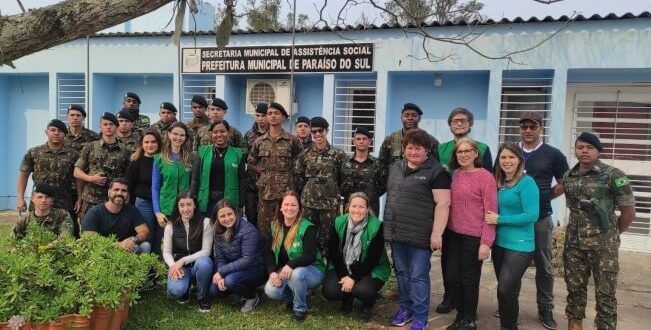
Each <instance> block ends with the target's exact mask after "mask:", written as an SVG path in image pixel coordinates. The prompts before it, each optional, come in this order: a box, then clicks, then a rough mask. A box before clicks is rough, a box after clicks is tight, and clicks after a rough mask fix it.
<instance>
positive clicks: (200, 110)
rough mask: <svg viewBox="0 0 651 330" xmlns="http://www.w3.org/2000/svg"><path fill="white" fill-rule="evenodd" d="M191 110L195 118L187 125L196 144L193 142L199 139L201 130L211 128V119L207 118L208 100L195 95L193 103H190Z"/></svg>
mask: <svg viewBox="0 0 651 330" xmlns="http://www.w3.org/2000/svg"><path fill="white" fill-rule="evenodd" d="M190 108H192V114H193V115H194V117H193V118H192V119H191V120H188V122H186V123H185V124H186V125H187V126H188V131H189V133H190V137H191V138H192V143H194V142H193V141H194V140H195V139H197V132H198V131H199V128H201V127H203V126H210V119H208V116H206V108H208V101H206V99H205V98H204V97H203V96H201V95H195V96H193V97H192V101H190Z"/></svg>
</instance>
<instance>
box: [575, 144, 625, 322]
mask: <svg viewBox="0 0 651 330" xmlns="http://www.w3.org/2000/svg"><path fill="white" fill-rule="evenodd" d="M602 150H603V147H602V145H601V142H600V141H599V138H598V137H597V136H595V135H593V134H590V133H587V132H584V133H581V135H579V137H578V138H577V140H576V143H575V152H576V158H577V159H578V160H579V163H578V164H577V165H576V166H574V168H572V169H570V170H569V171H568V172H567V173H566V174H565V176H564V177H563V188H564V191H565V198H566V200H567V206H568V207H569V208H570V217H569V222H568V224H567V229H566V231H565V250H564V251H563V261H564V265H565V283H566V284H567V293H568V294H567V306H566V308H565V314H566V315H567V318H568V325H569V326H568V329H582V320H583V319H584V318H585V308H586V304H587V286H588V280H589V278H590V272H592V274H593V276H594V283H595V298H596V300H597V304H596V309H597V316H596V318H595V328H596V329H600V330H602V329H605V330H609V329H615V328H616V327H617V299H616V297H615V291H616V286H617V273H618V272H619V262H618V250H619V243H620V238H619V234H620V233H622V232H624V231H625V230H626V228H628V226H629V225H630V224H631V222H632V221H633V219H635V198H634V197H633V190H632V188H631V183H630V181H629V179H628V178H627V177H626V175H625V174H624V173H623V172H622V171H621V170H619V169H617V168H615V167H612V166H609V165H606V164H604V163H602V162H601V161H600V160H599V159H598V157H599V152H601V151H602ZM617 208H619V210H620V212H621V215H620V216H619V218H617V215H616V214H615V209H617Z"/></svg>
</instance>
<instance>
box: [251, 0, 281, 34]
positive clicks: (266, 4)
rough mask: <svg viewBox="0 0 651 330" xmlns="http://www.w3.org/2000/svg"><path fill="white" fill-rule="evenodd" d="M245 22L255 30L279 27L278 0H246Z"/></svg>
mask: <svg viewBox="0 0 651 330" xmlns="http://www.w3.org/2000/svg"><path fill="white" fill-rule="evenodd" d="M247 6H248V8H247V9H246V12H247V17H246V22H247V24H248V25H249V28H251V29H253V30H256V31H264V30H278V29H279V28H280V20H279V17H280V0H248V3H247Z"/></svg>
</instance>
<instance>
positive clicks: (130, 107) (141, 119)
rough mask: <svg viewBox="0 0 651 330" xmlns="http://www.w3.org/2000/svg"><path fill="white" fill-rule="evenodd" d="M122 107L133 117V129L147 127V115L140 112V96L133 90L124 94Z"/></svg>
mask: <svg viewBox="0 0 651 330" xmlns="http://www.w3.org/2000/svg"><path fill="white" fill-rule="evenodd" d="M122 108H124V109H125V110H127V111H129V112H130V113H131V116H132V117H133V129H134V130H136V129H145V128H147V127H149V123H150V121H149V117H147V116H145V115H141V114H140V96H138V94H136V93H134V92H128V93H126V94H125V95H124V101H123V102H122Z"/></svg>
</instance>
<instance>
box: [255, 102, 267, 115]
mask: <svg viewBox="0 0 651 330" xmlns="http://www.w3.org/2000/svg"><path fill="white" fill-rule="evenodd" d="M267 109H269V106H268V105H267V104H266V103H258V105H256V106H255V112H256V113H261V114H265V115H266V114H267Z"/></svg>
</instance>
